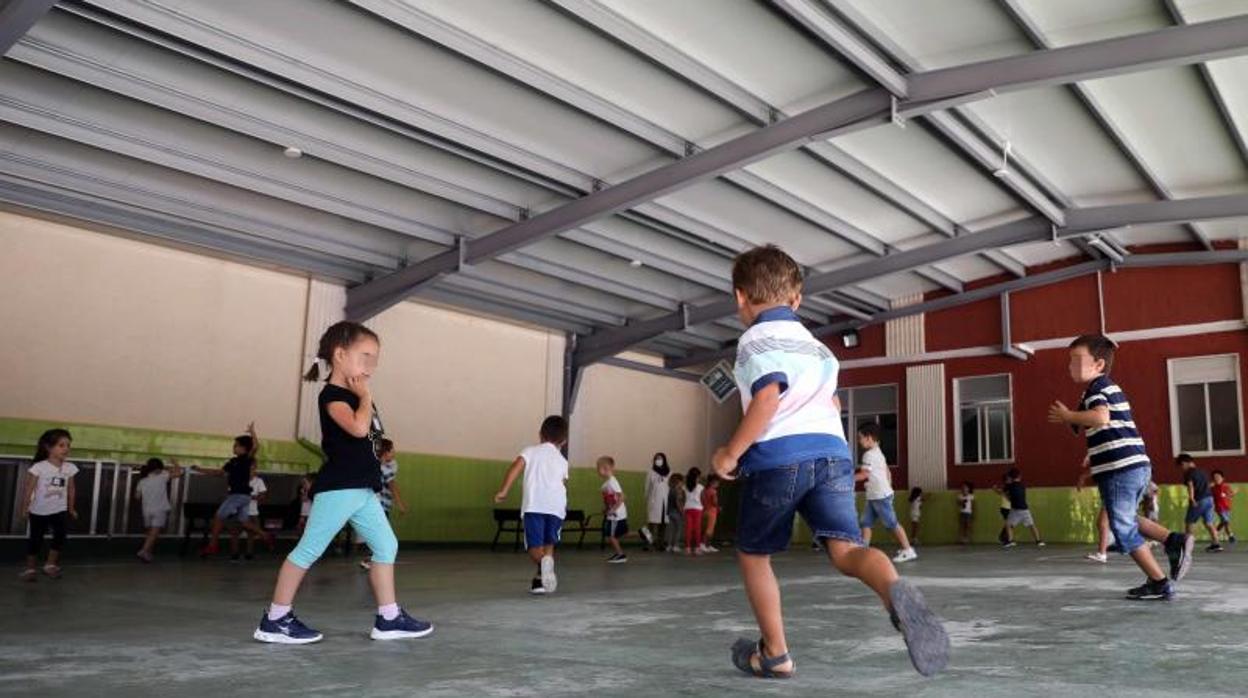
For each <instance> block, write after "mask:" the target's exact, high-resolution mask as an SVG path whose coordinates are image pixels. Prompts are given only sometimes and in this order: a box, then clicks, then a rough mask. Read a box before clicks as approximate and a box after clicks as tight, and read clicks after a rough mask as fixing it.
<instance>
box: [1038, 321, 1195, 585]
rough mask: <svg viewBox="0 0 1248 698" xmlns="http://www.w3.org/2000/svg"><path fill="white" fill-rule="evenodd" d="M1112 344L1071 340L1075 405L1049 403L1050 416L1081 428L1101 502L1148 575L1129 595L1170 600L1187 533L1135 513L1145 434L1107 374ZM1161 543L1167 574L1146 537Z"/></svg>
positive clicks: (1143, 478) (1188, 553) (1186, 564)
mask: <svg viewBox="0 0 1248 698" xmlns="http://www.w3.org/2000/svg"><path fill="white" fill-rule="evenodd" d="M1116 348H1117V347H1116V346H1115V345H1114V343H1113V342H1112V341H1110V339H1109V338H1107V337H1105V336H1103V335H1099V334H1090V335H1083V336H1082V337H1079V338H1077V339H1075V341H1074V342H1072V343H1071V345H1070V366H1069V369H1070V377H1071V379H1072V380H1074V381H1075V382H1076V383H1084V384H1086V385H1087V388H1086V389H1085V390H1084V393H1083V399H1082V400H1080V401H1079V409H1078V410H1077V411H1076V410H1071V409H1069V408H1067V407H1066V405H1064V404H1062V403H1061V401H1055V402H1054V403H1053V405H1052V406H1051V407H1049V421H1050V422H1054V423H1058V424H1068V425H1070V426H1071V427H1073V428H1074V429H1075V431H1076V433H1077V432H1078V430H1079V429H1080V428H1082V429H1083V431H1084V434H1085V436H1086V437H1087V440H1088V456H1087V458H1086V459H1085V460H1084V464H1085V466H1087V467H1088V469H1089V470H1090V472H1091V473H1092V478H1093V479H1094V480H1095V481H1096V485H1097V489H1099V490H1100V493H1101V503H1102V506H1104V507H1105V512H1106V513H1107V514H1108V516H1109V526H1110V529H1111V530H1112V531H1113V533H1114V538H1116V539H1117V541H1118V545H1119V546H1120V547H1121V551H1122V552H1123V553H1125V554H1128V555H1130V556H1131V557H1132V559H1134V560H1135V563H1136V564H1137V565H1139V567H1140V570H1142V571H1143V572H1144V574H1145V575H1147V577H1148V578H1147V579H1146V580H1145V581H1144V584H1142V585H1140V586H1138V587H1135V588H1133V589H1130V590H1128V591H1127V598H1129V599H1157V600H1169V599H1171V598H1173V597H1174V586H1173V585H1172V584H1171V583H1170V582H1171V580H1173V581H1176V582H1177V581H1179V580H1180V579H1182V578H1183V577H1184V575H1186V574H1187V571H1188V569H1189V568H1190V567H1191V564H1192V546H1193V545H1194V539H1193V538H1192V536H1191V535H1185V534H1182V533H1171V532H1170V531H1169V530H1167V529H1166V528H1165V527H1164V526H1162V525H1161V524H1158V523H1157V522H1155V521H1150V520H1148V519H1145V518H1141V517H1140V516H1139V513H1138V511H1139V509H1138V507H1139V504H1140V500H1141V499H1142V498H1143V497H1144V495H1145V493H1146V492H1147V491H1148V484H1149V481H1150V480H1151V478H1152V465H1151V464H1150V462H1149V460H1148V454H1147V452H1145V450H1144V439H1142V438H1140V432H1139V430H1138V429H1136V427H1135V419H1134V417H1132V415H1131V404H1130V403H1129V402H1128V401H1127V396H1126V393H1124V392H1122V389H1121V388H1119V387H1118V386H1117V385H1115V384H1114V382H1113V381H1112V380H1110V378H1109V372H1110V370H1111V369H1112V368H1113V366H1114V353H1115V350H1116ZM1146 538H1147V539H1152V540H1156V541H1160V542H1164V543H1165V549H1166V555H1167V556H1168V557H1169V559H1170V579H1166V575H1165V574H1164V573H1163V572H1162V571H1161V566H1160V565H1158V564H1157V560H1156V559H1154V558H1153V553H1152V551H1151V550H1149V547H1148V544H1147V541H1146V540H1145V539H1146Z"/></svg>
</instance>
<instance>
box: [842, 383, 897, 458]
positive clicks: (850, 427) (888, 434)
mask: <svg viewBox="0 0 1248 698" xmlns="http://www.w3.org/2000/svg"><path fill="white" fill-rule="evenodd" d="M836 396H837V397H838V398H840V399H841V427H842V428H843V429H844V430H845V438H846V439H847V440H848V441H849V452H850V455H851V456H852V457H853V459H854V462H855V463H857V462H859V455H860V454H859V453H858V450H859V449H858V438H857V436H858V427H860V426H862V425H863V424H867V423H869V422H874V423H876V424H878V425H880V450H881V451H883V452H884V459H885V460H886V461H888V464H889V465H892V466H896V465H897V386H896V385H873V386H867V387H862V388H842V389H841V390H838V391H836Z"/></svg>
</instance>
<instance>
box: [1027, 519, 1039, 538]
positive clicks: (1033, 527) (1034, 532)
mask: <svg viewBox="0 0 1248 698" xmlns="http://www.w3.org/2000/svg"><path fill="white" fill-rule="evenodd" d="M1027 528H1030V529H1031V539H1032V540H1033V541H1035V542H1036V543H1039V542H1040V529H1038V528H1036V525H1035V524H1034V523H1033V524H1031V525H1030V526H1028V527H1027Z"/></svg>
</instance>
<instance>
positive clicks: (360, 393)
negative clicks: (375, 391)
mask: <svg viewBox="0 0 1248 698" xmlns="http://www.w3.org/2000/svg"><path fill="white" fill-rule="evenodd" d="M347 390H350V391H351V392H352V393H355V396H356V397H358V398H359V399H360V401H361V402H364V401H365V400H368V399H369V398H370V397H371V396H372V389H371V388H369V386H368V377H367V376H356V377H354V378H348V379H347Z"/></svg>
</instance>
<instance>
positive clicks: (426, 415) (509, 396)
mask: <svg viewBox="0 0 1248 698" xmlns="http://www.w3.org/2000/svg"><path fill="white" fill-rule="evenodd" d="M370 325H371V326H372V327H373V329H374V330H376V331H377V333H378V334H379V335H381V341H382V349H381V361H380V363H379V365H378V370H377V373H376V378H375V380H374V383H375V388H374V393H375V394H376V396H377V405H378V407H379V409H380V410H381V413H382V417H383V418H384V420H385V423H386V431H387V432H388V433H389V434H390V435H391V436H392V438H394V440H395V443H397V444H398V445H399V447H400V448H401V449H402V450H407V451H418V452H421V453H440V454H447V455H455V456H471V457H479V458H498V459H506V460H510V459H512V458H514V457H515V456H516V454H517V453H519V452H520V450H521V449H522V448H524V447H525V446H529V445H531V444H533V443H535V442H536V441H537V432H538V429H539V428H540V427H541V424H542V419H544V418H545V417H546V415H548V414H558V413H559V409H560V402H561V388H560V386H561V384H562V383H561V381H562V376H561V375H560V374H561V371H562V370H563V346H564V339H563V336H562V335H560V334H557V333H550V332H545V331H542V330H537V329H530V328H527V327H522V326H520V325H514V324H511V323H507V322H499V321H495V320H490V319H485V318H480V317H474V316H470V315H466V314H464V313H458V312H453V311H450V310H445V309H442V308H436V307H432V306H426V305H421V304H416V303H403V304H400V305H397V306H395V307H393V308H391V309H390V310H387V311H386V312H385V313H382V314H381V315H379V316H378V317H376V318H374V320H373V321H372V322H371V323H370Z"/></svg>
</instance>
